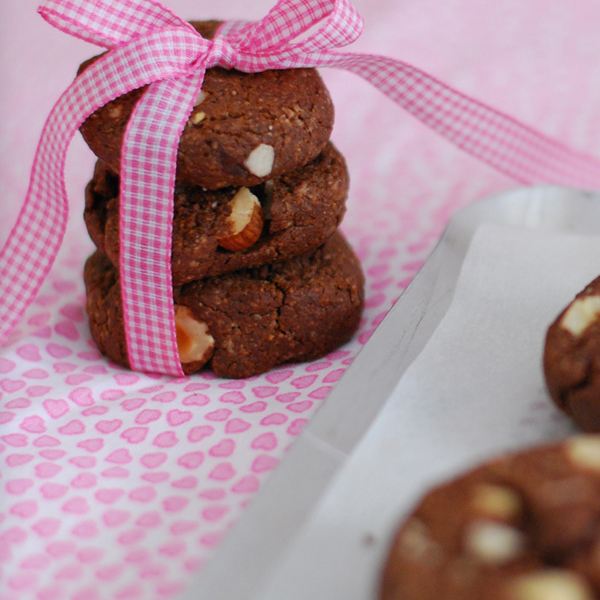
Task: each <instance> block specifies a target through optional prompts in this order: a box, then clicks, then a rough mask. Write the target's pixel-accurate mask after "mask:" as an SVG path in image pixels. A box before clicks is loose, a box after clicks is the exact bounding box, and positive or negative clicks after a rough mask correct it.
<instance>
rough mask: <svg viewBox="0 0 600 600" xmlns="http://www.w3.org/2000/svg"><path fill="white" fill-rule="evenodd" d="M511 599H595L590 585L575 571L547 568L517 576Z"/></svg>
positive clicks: (512, 586) (512, 587)
mask: <svg viewBox="0 0 600 600" xmlns="http://www.w3.org/2000/svg"><path fill="white" fill-rule="evenodd" d="M511 591H512V595H511V596H510V598H511V600H512V599H514V600H593V598H594V594H593V593H592V591H591V590H590V588H589V586H588V585H587V583H586V582H585V580H584V579H583V577H581V575H578V574H577V573H575V572H574V571H567V570H565V569H546V570H539V571H534V572H532V573H528V574H527V575H521V576H520V577H517V578H516V579H515V580H514V581H513V583H512V585H511Z"/></svg>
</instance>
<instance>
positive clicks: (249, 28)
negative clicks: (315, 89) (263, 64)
mask: <svg viewBox="0 0 600 600" xmlns="http://www.w3.org/2000/svg"><path fill="white" fill-rule="evenodd" d="M321 22H323V23H321ZM320 23H321V26H320V27H318V25H319V24H320ZM315 27H317V30H316V31H314V32H312V33H311V31H310V30H311V29H313V28H315ZM362 27H363V21H362V18H361V16H360V15H359V13H358V12H357V11H356V9H355V8H354V7H353V6H352V5H351V4H350V3H349V2H348V0H322V1H321V2H298V0H280V1H279V2H278V3H277V4H276V5H275V6H274V7H273V8H272V9H271V10H270V11H269V13H268V14H267V15H266V16H265V17H264V18H263V19H261V20H260V21H257V22H255V23H247V24H246V25H245V26H244V27H242V28H239V29H238V30H237V31H235V32H232V33H230V34H228V35H227V37H228V38H229V39H230V40H231V41H232V42H233V43H234V44H235V46H236V47H237V48H238V50H239V51H240V52H243V53H247V54H255V55H257V54H263V55H264V54H271V55H273V54H281V55H283V54H302V53H304V54H306V53H308V54H310V53H313V52H317V51H320V50H326V49H329V50H331V49H332V48H341V47H343V46H347V45H348V44H351V43H352V42H354V41H356V39H358V37H359V36H360V34H361V32H362ZM303 35H304V36H305V38H304V39H303V40H299V41H298V42H296V43H293V40H295V39H297V38H299V37H301V36H303Z"/></svg>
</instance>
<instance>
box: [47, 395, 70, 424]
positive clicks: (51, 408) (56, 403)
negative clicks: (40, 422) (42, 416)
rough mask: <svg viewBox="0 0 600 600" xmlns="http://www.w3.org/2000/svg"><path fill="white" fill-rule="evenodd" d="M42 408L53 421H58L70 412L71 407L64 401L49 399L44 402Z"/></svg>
mask: <svg viewBox="0 0 600 600" xmlns="http://www.w3.org/2000/svg"><path fill="white" fill-rule="evenodd" d="M42 406H43V407H44V408H45V409H46V412H47V413H48V414H49V415H50V416H51V417H52V418H53V419H58V418H59V417H62V416H63V415H64V414H66V413H68V412H69V405H68V404H67V403H66V402H65V401H64V400H53V399H51V398H48V400H44V402H43V403H42Z"/></svg>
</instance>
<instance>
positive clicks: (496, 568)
mask: <svg viewBox="0 0 600 600" xmlns="http://www.w3.org/2000/svg"><path fill="white" fill-rule="evenodd" d="M380 598H381V599H382V600H440V599H442V598H443V599H444V600H597V599H598V598H600V436H593V435H585V436H584V435H582V436H577V437H573V438H571V439H569V440H566V441H565V442H563V443H561V444H555V445H551V446H543V447H540V448H536V449H531V450H527V451H524V452H521V453H517V454H512V455H509V456H507V457H503V458H500V459H497V460H494V461H493V462H490V463H487V464H485V465H484V466H481V467H479V468H477V469H475V470H473V471H471V472H470V473H468V474H466V475H463V476H462V477H460V478H458V479H456V480H454V481H452V482H451V483H448V484H445V485H443V486H441V487H439V488H437V489H435V490H433V491H431V492H430V493H428V494H427V495H426V496H425V497H424V498H423V499H422V501H421V502H420V504H419V505H418V507H417V508H416V510H415V511H414V512H413V514H412V515H411V516H410V517H409V518H408V519H407V520H406V521H405V523H404V524H403V525H402V527H401V528H400V530H399V532H398V533H397V535H396V537H395V540H394V542H393V546H392V548H391V553H390V555H389V557H388V561H387V564H386V566H385V571H384V575H383V580H382V586H381V594H380Z"/></svg>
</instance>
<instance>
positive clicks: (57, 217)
mask: <svg viewBox="0 0 600 600" xmlns="http://www.w3.org/2000/svg"><path fill="white" fill-rule="evenodd" d="M40 13H41V14H42V16H43V17H44V18H45V19H46V20H47V21H49V22H50V23H51V24H52V25H54V26H56V27H57V28H59V29H61V30H62V31H64V32H66V33H69V34H70V35H74V36H76V37H79V38H81V39H83V40H85V41H88V42H91V43H93V44H96V45H98V46H102V47H104V48H108V49H110V52H108V53H107V54H105V55H104V56H103V57H102V58H101V59H100V60H98V61H97V62H95V63H94V64H93V65H91V66H90V67H89V68H88V69H87V70H85V71H84V72H83V73H82V74H81V75H80V76H79V77H78V78H77V79H76V80H75V81H74V82H73V84H72V85H71V86H70V87H69V88H68V89H67V90H66V91H65V93H64V94H63V95H62V96H61V98H60V99H59V101H58V102H57V104H56V105H55V106H54V108H53V110H52V112H51V114H50V116H49V118H48V120H47V122H46V124H45V126H44V130H43V132H42V136H41V139H40V143H39V146H38V150H37V153H36V156H35V161H34V166H33V170H32V175H31V181H30V187H29V191H28V193H27V197H26V200H25V203H24V205H23V208H22V210H21V213H20V215H19V218H18V221H17V223H16V225H15V227H14V229H13V231H12V232H11V235H10V237H9V239H8V242H7V244H6V246H5V247H4V249H3V250H2V253H1V254H0V267H1V270H0V318H1V322H0V342H1V341H3V340H4V339H6V337H7V336H8V334H9V333H10V331H11V330H12V329H13V328H14V327H15V325H16V324H17V323H18V322H19V320H20V319H21V317H22V315H23V312H24V311H25V309H26V307H27V306H28V305H29V304H30V303H31V301H32V300H33V298H34V297H35V294H36V293H37V291H38V289H39V287H40V285H41V284H42V282H43V280H44V278H45V277H46V275H47V273H48V271H49V270H50V268H51V266H52V263H53V261H54V258H55V256H56V254H57V252H58V249H59V247H60V244H61V241H62V238H63V235H64V231H65V226H66V221H67V212H68V203H67V197H66V192H65V183H64V166H65V156H66V152H67V150H68V146H69V144H70V142H71V139H72V138H73V136H74V134H75V132H76V131H77V129H78V128H79V126H80V125H81V124H82V123H83V121H84V120H85V119H86V118H87V117H88V116H89V115H90V114H92V113H93V112H94V111H95V110H97V109H98V108H99V107H101V106H103V105H104V104H106V103H107V102H109V101H110V100H112V99H114V98H116V97H118V96H120V95H122V94H124V93H126V92H128V91H130V90H132V89H136V88H139V87H141V86H144V85H148V84H151V85H150V87H149V89H148V91H147V92H146V93H145V94H144V96H143V97H142V99H141V100H140V101H139V102H138V104H137V106H136V108H135V110H134V113H133V115H132V118H131V120H130V122H129V125H128V128H127V131H126V134H125V139H124V145H123V150H122V158H121V190H120V197H121V215H120V219H121V240H120V243H121V264H120V272H121V291H122V296H123V307H124V318H125V329H126V335H127V344H128V352H129V359H130V363H131V366H132V368H133V369H134V370H139V371H146V372H158V373H167V374H171V375H178V376H181V375H182V374H183V373H182V370H181V364H180V362H179V357H178V352H177V341H176V335H175V323H174V315H173V297H172V283H171V260H170V258H171V240H172V219H173V193H174V192H173V190H174V181H175V169H176V157H177V147H178V142H179V138H180V134H181V131H182V129H183V127H184V126H185V123H186V121H187V119H188V117H189V115H190V113H191V110H192V108H193V104H194V101H195V99H196V97H197V96H198V93H199V91H200V88H201V86H202V82H203V78H204V73H205V71H206V69H207V68H210V67H213V66H221V67H225V68H235V69H238V70H240V71H245V72H257V71H264V70H266V69H288V68H298V67H338V68H343V69H346V70H349V71H352V72H353V73H356V74H357V75H359V76H361V77H363V78H364V79H366V80H368V81H370V82H371V83H372V84H373V85H375V86H376V87H378V88H379V89H380V90H381V91H382V92H384V93H385V94H386V95H388V96H389V97H390V98H392V99H393V100H394V101H395V102H397V103H398V104H399V105H400V106H402V107H403V108H405V109H406V110H408V111H409V112H410V113H411V114H413V115H414V116H415V117H417V118H418V119H420V120H421V121H422V122H424V123H425V124H427V125H428V126H429V127H431V128H433V129H434V130H435V131H437V132H438V133H440V134H441V135H443V136H445V137H446V138H447V139H449V140H450V141H452V142H453V143H454V144H456V145H457V146H459V147H460V148H462V149H463V150H465V151H467V152H469V153H470V154H472V155H474V156H475V157H477V158H479V159H481V160H483V161H485V162H487V163H488V164H490V165H491V166H493V167H495V168H497V169H499V170H500V171H502V172H504V173H506V174H508V175H509V176H512V177H513V178H515V179H516V180H518V181H520V182H523V183H527V184H531V183H539V182H545V183H554V184H559V185H566V186H571V187H580V188H600V162H599V161H598V160H596V159H593V158H590V157H587V156H584V155H582V154H578V153H575V152H573V151H572V150H570V149H568V148H567V147H566V146H564V145H563V144H561V143H559V142H556V141H554V140H552V139H550V138H547V137H545V136H543V135H541V134H539V133H537V132H536V131H534V130H532V129H530V128H528V127H526V126H524V125H522V124H520V123H518V122H517V121H515V120H514V119H512V118H510V117H508V116H506V115H503V114H501V113H499V112H497V111H495V110H493V109H491V108H489V107H487V106H485V105H483V104H481V103H480V102H477V101H476V100H473V99H471V98H469V97H467V96H465V95H464V94H461V93H459V92H457V91H456V90H453V89H452V88H450V87H448V86H446V85H444V84H443V83H441V82H439V81H437V80H436V79H434V78H433V77H431V76H429V75H427V74H425V73H423V72H422V71H419V70H418V69H416V68H414V67H412V66H410V65H407V64H406V63H403V62H400V61H398V60H393V59H390V58H386V57H382V56H375V55H369V54H349V53H343V52H340V51H338V50H337V49H338V48H341V47H343V46H346V45H347V44H349V43H351V42H353V41H354V40H355V39H356V38H357V37H358V36H359V35H360V32H361V29H362V20H361V18H360V15H358V13H357V12H356V11H355V9H354V8H353V7H352V6H351V4H350V3H349V2H348V1H347V0H280V2H278V3H277V5H276V6H275V7H274V8H273V9H272V10H271V11H270V12H269V14H268V15H267V16H266V17H265V18H264V19H262V20H261V21H257V22H253V23H242V22H228V23H225V24H224V25H223V26H222V27H221V28H220V30H219V32H218V35H217V36H216V38H215V39H214V40H213V41H208V40H205V39H203V38H202V37H201V36H200V35H199V34H198V33H197V32H196V31H195V30H194V29H193V28H192V27H191V26H190V25H189V24H188V23H186V22H185V21H183V20H182V19H180V18H179V17H178V16H177V15H175V14H173V13H172V12H171V11H169V10H168V9H166V8H165V7H163V6H162V5H160V4H159V3H157V2H154V1H153V0H137V1H136V0H45V1H44V2H43V4H42V5H41V7H40ZM315 26H316V27H315ZM309 30H311V32H309ZM307 32H308V33H307ZM302 36H303V37H302Z"/></svg>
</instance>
